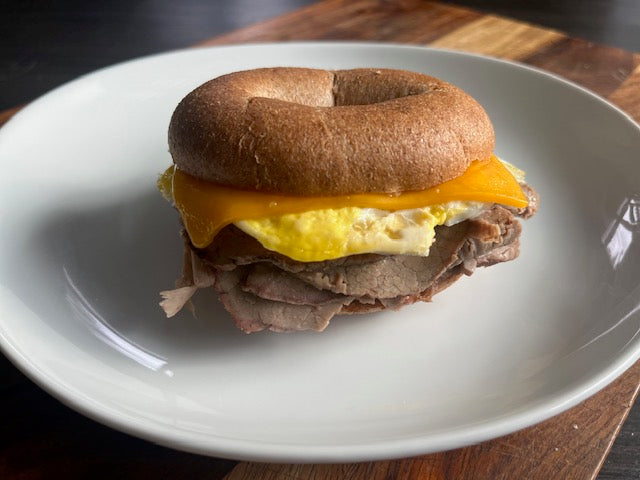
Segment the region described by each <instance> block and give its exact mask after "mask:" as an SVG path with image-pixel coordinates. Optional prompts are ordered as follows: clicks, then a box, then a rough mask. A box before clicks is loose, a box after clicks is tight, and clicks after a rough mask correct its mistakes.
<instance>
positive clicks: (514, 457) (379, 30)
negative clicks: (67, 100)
mask: <svg viewBox="0 0 640 480" xmlns="http://www.w3.org/2000/svg"><path fill="white" fill-rule="evenodd" d="M287 40H368V41H382V42H399V43H410V44H419V45H430V46H435V47H443V48H451V49H459V50H465V51H470V52H477V53H483V54H488V55H493V56H497V57H501V58H507V59H511V60H517V61H520V62H523V63H526V64H529V65H533V66H536V67H539V68H542V69H545V70H548V71H551V72H554V73H557V74H559V75H561V76H564V77H565V78H568V79H570V80H573V81H575V82H577V83H579V84H581V85H584V86H586V87H587V88H590V89H591V90H593V91H595V92H596V93H598V94H600V95H602V96H604V97H606V98H608V99H609V100H611V101H612V102H613V103H615V104H617V105H618V106H620V107H621V108H622V109H624V110H626V111H627V112H628V113H629V114H630V115H631V116H632V117H634V118H635V119H636V120H640V55H639V54H635V53H631V52H628V51H625V50H622V49H619V48H612V47H606V46H602V45H597V44H593V43H590V42H587V41H584V40H579V39H575V38H569V37H568V36H567V35H565V34H563V33H561V32H558V31H553V30H549V29H545V28H540V27H536V26H533V25H529V24H525V23H522V22H518V21H514V20H510V19H508V18H504V17H499V16H495V15H485V14H481V13H479V12H477V11H473V10H469V9H465V8H459V7H453V6H449V5H443V4H439V3H435V2H425V1H418V0H403V1H396V2H385V1H374V0H355V1H345V0H327V1H323V2H320V3H318V4H314V5H312V6H309V7H306V8H303V9H301V10H298V11H294V12H291V13H289V14H286V15H283V16H280V17H277V18H274V19H273V20H269V21H266V22H263V23H260V24H257V25H253V26H250V27H247V28H243V29H241V30H236V31H234V32H231V33H229V34H225V35H222V36H219V37H216V38H213V39H211V40H208V41H206V42H204V43H203V44H202V45H203V46H204V45H221V44H229V43H241V42H263V41H287ZM15 111H16V109H14V110H10V111H6V112H3V113H0V123H3V122H4V121H6V120H8V119H9V117H10V116H11V115H12V114H13V113H14V112H15ZM0 378H3V382H2V386H1V387H0V407H1V408H2V412H3V414H2V415H3V420H2V424H0V434H1V435H0V438H1V439H2V440H0V478H24V479H36V478H54V477H56V478H57V477H61V476H64V477H66V478H84V477H93V476H95V475H96V472H103V473H104V474H105V475H106V474H108V475H109V476H113V477H117V478H147V477H148V478H151V477H159V478H194V477H196V478H211V479H218V478H225V479H229V480H237V479H250V478H263V479H311V478H314V479H339V478H353V479H383V478H384V479H449V478H455V479H501V478H504V479H516V478H517V479H519V478H530V479H555V478H560V479H581V480H582V479H589V478H595V477H596V476H597V474H598V471H599V469H600V466H601V465H602V462H603V461H604V459H605V457H606V455H607V453H608V452H609V450H610V448H611V445H612V443H613V442H614V440H615V438H616V436H617V434H618V432H619V429H620V427H621V425H622V424H623V422H624V420H625V418H626V416H627V414H628V413H629V411H630V409H631V406H632V404H633V401H634V400H635V398H636V396H637V394H638V390H639V388H640V362H639V363H637V364H636V365H635V366H633V367H632V368H630V369H629V370H628V371H627V372H626V373H625V374H624V375H623V376H621V377H620V378H619V379H618V380H616V381H615V382H614V383H613V384H611V385H610V386H609V387H607V388H605V389H604V390H603V391H601V392H600V393H598V394H597V395H595V396H593V397H591V398H590V399H588V400H586V401H585V402H583V403H582V404H580V405H578V406H577V407H574V408H573V409H571V410H569V411H567V412H565V413H563V414H561V415H559V416H557V417H555V418H552V419H550V420H548V421H546V422H543V423H541V424H538V425H535V426H533V427H530V428H528V429H525V430H523V431H520V432H516V433H514V434H511V435H508V436H506V437H502V438H499V439H495V440H493V441H488V442H485V443H482V444H480V445H476V446H472V447H467V448H463V449H459V450H454V451H450V452H444V453H437V454H432V455H426V456H422V457H417V458H410V459H404V460H393V461H383V462H370V463H359V464H345V465H303V466H300V465H265V464H259V463H247V462H241V463H237V462H233V461H229V460H221V459H213V458H206V457H200V456H196V455H191V454H186V453H182V452H177V451H172V450H169V449H166V448H163V447H158V446H155V445H152V444H150V443H147V442H144V441H142V440H138V439H134V438H131V437H128V436H126V435H124V434H121V433H119V432H115V431H112V430H110V429H108V428H104V427H100V426H97V425H95V424H94V423H93V422H91V421H89V420H86V419H84V418H82V417H80V416H78V415H77V414H75V413H73V412H71V411H69V410H67V409H66V408H65V407H62V406H60V405H59V404H58V403H57V402H56V401H55V400H52V399H51V398H49V397H48V396H47V395H46V394H45V393H43V392H36V393H34V390H33V387H32V386H31V385H30V384H29V383H28V382H27V381H26V380H25V379H24V378H23V377H22V376H21V375H20V374H19V373H18V372H17V371H16V370H15V369H13V368H12V367H11V366H10V365H9V364H8V363H7V362H6V361H3V362H0ZM96 431H99V434H96ZM96 435H98V436H99V438H96ZM639 435H640V433H639ZM635 454H636V455H637V456H638V457H640V451H637V452H635ZM637 472H640V468H639V469H638V471H637Z"/></svg>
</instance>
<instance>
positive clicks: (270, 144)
mask: <svg viewBox="0 0 640 480" xmlns="http://www.w3.org/2000/svg"><path fill="white" fill-rule="evenodd" d="M494 147H495V135H494V130H493V126H492V124H491V121H490V120H489V117H488V116H487V114H486V112H485V110H484V109H483V108H482V107H481V106H480V105H479V104H478V102H476V101H475V100H474V99H473V98H472V97H471V96H469V95H468V94H467V93H465V92H464V91H462V90H461V89H459V88H457V87H455V86H453V85H451V84H449V83H447V82H444V81H442V80H439V79H437V78H434V77H431V76H428V75H424V74H420V73H415V72H408V71H401V70H388V69H354V70H335V71H330V70H318V69H306V68H264V69H256V70H248V71H242V72H235V73H231V74H228V75H223V76H221V77H218V78H215V79H213V80H210V81H209V82H206V83H204V84H203V85H201V86H199V87H198V88H196V89H195V90H194V91H192V92H191V93H189V94H188V95H187V96H186V97H185V98H184V99H183V100H182V101H181V102H180V103H179V104H178V106H177V107H176V109H175V111H174V113H173V115H172V117H171V122H170V125H169V151H170V153H171V156H172V158H173V162H174V164H173V165H172V166H170V167H169V168H168V169H167V170H166V171H165V172H164V174H162V175H161V176H160V179H159V181H158V186H159V188H160V190H161V191H162V193H163V195H164V196H165V198H166V199H167V200H168V201H170V202H171V203H172V204H173V205H174V207H175V208H176V209H177V210H178V212H179V214H180V217H181V223H182V226H183V229H182V232H183V233H182V236H183V239H184V245H185V248H184V263H183V272H182V275H181V277H180V278H179V280H178V281H177V282H176V287H175V288H174V289H172V290H167V291H164V292H161V295H162V298H163V300H162V301H161V303H160V305H161V306H162V308H163V309H164V311H165V312H166V314H167V315H168V316H172V315H175V314H176V313H177V312H178V311H179V310H181V309H182V308H183V307H185V306H187V307H190V308H192V305H191V302H190V299H191V297H192V295H193V294H194V293H195V292H196V291H197V290H198V289H201V288H211V287H212V288H213V289H215V290H216V291H217V292H218V294H219V298H220V300H221V302H222V304H223V305H224V307H225V308H226V309H227V310H228V311H229V313H230V314H231V316H232V317H233V319H234V321H235V323H236V325H237V326H238V327H239V328H240V329H242V330H243V331H245V332H247V333H250V332H255V331H259V330H263V329H270V330H273V331H297V330H316V331H322V330H324V329H325V328H326V327H327V325H328V324H329V322H330V320H331V318H332V317H333V316H334V315H336V314H356V313H367V312H374V311H379V310H384V309H399V308H401V307H402V306H404V305H408V304H411V303H414V302H417V301H431V298H432V297H433V295H435V294H436V293H438V292H439V291H441V290H443V289H444V288H446V287H448V286H449V285H451V284H452V283H453V282H455V281H456V280H457V279H459V278H460V277H461V276H462V275H471V274H472V273H473V272H474V270H475V269H476V268H477V267H481V266H489V265H493V264H495V263H499V262H504V261H508V260H512V259H514V258H516V257H517V256H518V253H519V237H520V233H521V226H520V223H519V222H518V220H517V218H518V217H520V218H528V217H530V216H531V215H533V214H534V213H535V211H536V209H537V205H538V197H537V195H536V193H535V191H534V190H533V189H532V188H531V187H529V186H528V185H527V184H526V183H525V178H524V172H522V171H521V170H519V169H518V168H516V167H514V166H512V165H510V164H508V163H506V162H504V161H502V160H500V159H499V158H498V157H496V156H495V154H494Z"/></svg>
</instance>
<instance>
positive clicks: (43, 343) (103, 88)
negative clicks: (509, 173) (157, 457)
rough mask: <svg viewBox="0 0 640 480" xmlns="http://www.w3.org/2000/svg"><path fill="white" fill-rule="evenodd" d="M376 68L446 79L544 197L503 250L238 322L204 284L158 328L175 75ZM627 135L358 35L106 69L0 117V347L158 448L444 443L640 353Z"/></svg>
mask: <svg viewBox="0 0 640 480" xmlns="http://www.w3.org/2000/svg"><path fill="white" fill-rule="evenodd" d="M266 65H271V66H273V65H299V66H310V67H323V68H348V67H357V66H376V67H392V68H404V69H410V70H416V71H421V72H426V73H429V74H433V75H436V76H439V77H442V78H444V79H446V80H448V81H451V82H453V83H455V84H457V85H459V86H461V87H463V88H464V89H466V90H467V91H468V92H470V93H471V94H472V95H474V96H475V97H476V98H477V99H478V100H479V101H480V102H481V103H482V104H483V105H484V106H485V107H486V109H487V111H488V112H489V114H490V116H491V118H492V119H493V122H494V124H495V129H496V132H497V152H498V154H499V155H501V156H502V157H503V158H505V159H507V160H509V161H511V162H513V163H516V164H517V165H519V166H520V167H522V168H524V169H525V170H526V171H527V173H528V180H529V182H530V183H531V184H532V185H533V186H535V188H536V189H537V190H538V191H539V193H540V195H541V198H542V204H541V209H540V211H539V213H538V215H537V216H536V217H535V218H533V219H532V220H531V221H529V222H527V223H526V225H525V227H524V234H523V238H522V254H521V256H520V258H519V259H518V260H517V261H514V262H510V263H507V264H503V265H498V266H495V267H492V268H490V269H485V270H481V271H478V272H477V273H476V274H474V276H473V277H471V278H464V279H462V280H461V281H460V282H458V284H456V285H455V286H454V287H453V288H451V289H449V290H447V291H446V292H444V293H442V294H440V295H438V296H437V297H436V299H435V302H434V303H432V304H420V305H414V306H411V307H408V308H405V309H404V310H402V312H400V313H381V314H376V315H367V316H363V317H345V318H336V319H334V321H333V323H332V324H331V325H330V326H329V328H328V329H327V330H326V331H325V332H324V333H322V334H317V333H302V334H290V335H279V334H273V333H269V332H263V333H259V334H253V335H245V334H243V333H241V332H240V331H238V330H236V329H235V327H234V326H233V325H232V322H231V320H230V319H229V317H228V315H227V314H226V313H225V311H224V310H223V309H222V308H221V307H220V305H219V304H218V303H217V301H216V299H215V298H214V295H206V294H205V293H200V295H199V297H198V299H197V308H198V310H199V312H200V317H199V319H195V318H193V317H191V316H190V315H189V314H181V315H179V316H178V317H177V318H173V319H170V320H167V319H165V318H164V317H163V314H162V312H161V311H160V309H159V308H158V306H157V302H158V292H159V291H160V290H162V289H165V288H167V287H171V286H172V284H173V280H174V278H175V277H176V275H177V274H178V272H179V269H180V265H179V263H180V249H181V246H180V240H179V239H178V229H177V219H176V214H175V213H174V211H173V210H172V209H171V208H170V207H169V206H168V205H167V204H166V203H165V202H164V200H163V199H162V198H161V196H160V194H159V193H158V192H157V191H156V189H155V180H156V176H157V175H158V173H159V172H161V171H162V170H163V169H164V168H165V167H166V166H167V165H169V163H170V157H169V154H168V153H167V145H166V131H167V125H168V121H169V117H170V115H171V112H172V110H173V108H174V106H175V105H176V104H177V102H178V101H179V100H180V98H181V97H182V96H184V95H185V94H186V93H187V92H188V91H190V90H191V89H192V88H193V87H195V86H196V85H198V84H200V83H201V82H203V81H205V80H207V79H209V78H211V77H215V76H217V75H220V74H222V73H226V72H229V71H234V70H240V69H246V68H252V67H258V66H266ZM639 158H640V129H639V128H638V126H637V125H636V124H634V123H633V122H632V121H631V120H630V119H629V118H628V117H627V116H625V115H624V114H623V113H622V112H621V111H619V110H617V109H616V108H615V107H613V106H611V105H610V104H608V103H606V102H605V101H603V100H602V99H600V98H598V97H596V96H594V95H593V94H591V93H589V92H588V91H585V90H583V89H581V88H579V87H576V86H575V85H572V84H570V83H567V82H564V81H562V80H559V79H558V78H555V77H553V76H550V75H547V74H544V73H541V72H538V71H536V70H533V69H530V68H526V67H523V66H520V65H515V64H512V63H508V62H503V61H498V60H493V59H488V58H483V57H478V56H473V55H466V54H462V53H455V52H446V51H434V50H429V49H425V48H417V47H405V46H389V45H373V44H368V45H366V44H322V43H320V44H317V43H316V44H281V45H260V46H234V47H222V48H213V49H199V50H189V51H181V52H175V53H169V54H166V55H159V56H154V57H150V58H144V59H141V60H136V61H133V62H128V63H125V64H122V65H118V66H115V67H113V68H108V69H105V70H101V71H99V72H96V73H94V74H92V75H88V76H85V77H83V78H80V79H78V80H76V81H74V82H72V83H70V84H68V85H66V86H64V87H62V88H59V89H57V90H55V91H53V92H51V93H50V94H48V95H46V96H44V97H42V98H40V99H39V100H37V101H35V102H33V103H32V104H31V105H29V106H28V107H27V108H25V109H24V110H23V111H22V112H20V113H19V114H18V115H16V117H15V118H14V119H13V120H11V121H10V122H9V123H8V124H7V125H6V126H5V127H4V128H2V130H0V162H1V166H2V171H3V175H2V177H1V179H0V183H1V190H0V192H1V196H2V198H1V202H0V203H1V205H2V207H1V208H2V233H1V236H0V252H1V254H0V259H1V264H0V343H1V344H2V348H3V350H4V352H5V353H6V355H8V357H9V358H10V359H11V360H12V361H13V362H15V364H16V365H17V366H18V367H19V368H21V369H22V370H23V371H24V372H26V373H27V374H28V375H29V376H30V377H31V378H32V379H33V380H34V381H36V382H37V383H38V384H39V385H41V386H42V387H43V388H45V389H46V390H48V391H49V392H51V393H52V394H53V395H55V396H56V397H58V398H60V399H61V400H62V401H64V402H65V403H67V404H68V405H69V406H71V407H72V408H75V409H77V410H79V411H81V412H82V413H84V414H86V415H88V416H90V417H92V418H94V419H96V420H98V421H100V422H103V423H105V424H107V425H110V426H113V427H115V428H118V429H121V430H124V431H126V432H129V433H132V434H134V435H138V436H141V437H144V438H147V439H150V440H152V441H154V442H157V443H161V444H164V445H169V446H172V447H175V448H179V449H184V450H189V451H193V452H199V453H204V454H210V455H217V456H225V457H234V458H240V459H254V460H277V461H292V462H301V461H356V460H363V459H377V458H384V457H402V456H411V455H416V454H421V453H426V452H431V451H435V450H442V449H449V448H453V447H459V446H462V445H465V444H469V443H473V442H478V441H481V440H485V439H488V438H491V437H496V436H499V435H502V434H506V433H508V432H512V431H514V430H516V429H519V428H522V427H525V426H528V425H531V424H533V423H535V422H538V421H541V420H543V419H545V418H547V417H550V416H552V415H554V414H557V413H559V412H560V411H562V410H564V409H566V408H568V407H570V406H572V405H574V404H576V403H578V402H579V401H580V400H582V399H584V398H586V397H587V396H589V395H591V394H593V393H595V392H596V391H597V390H598V389H600V388H602V387H603V386H605V385H606V384H607V383H608V382H610V381H611V380H613V379H614V378H615V377H616V376H617V375H619V374H620V373H622V372H623V371H624V370H625V369H626V368H627V367H628V366H630V365H631V364H632V363H633V362H634V361H635V360H636V359H637V358H638V357H639V356H640V338H639V337H638V331H639V330H640V308H639V305H640V286H639V284H640V233H639V227H638V221H639V220H638V217H639V216H640V212H639V209H640V206H639V204H640V197H639V192H640V161H639V160H638V159H639Z"/></svg>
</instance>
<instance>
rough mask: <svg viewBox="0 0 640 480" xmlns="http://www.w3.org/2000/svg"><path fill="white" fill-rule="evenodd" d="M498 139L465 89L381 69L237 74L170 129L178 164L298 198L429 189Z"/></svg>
mask: <svg viewBox="0 0 640 480" xmlns="http://www.w3.org/2000/svg"><path fill="white" fill-rule="evenodd" d="M494 142H495V137H494V132H493V126H492V125H491V122H490V120H489V118H488V116H487V114H486V112H485V111H484V109H483V108H482V107H481V106H480V105H479V104H478V103H477V102H476V101H475V100H474V99H473V98H471V97H470V96H469V95H468V94H466V93H465V92H463V91H462V90H460V89H459V88H457V87H455V86H453V85H451V84H449V83H446V82H444V81H442V80H438V79H436V78H434V77H430V76H427V75H423V74H419V73H415V72H407V71H402V70H385V69H355V70H337V71H328V70H315V69H305V68H265V69H256V70H248V71H243V72H236V73H231V74H229V75H224V76H221V77H218V78H215V79H213V80H211V81H209V82H207V83H205V84H203V85H201V86H200V87H198V88H196V89H195V90H194V91H192V92H191V93H190V94H188V95H187V96H186V97H185V98H184V99H183V100H182V101H181V102H180V104H179V105H178V107H177V108H176V110H175V112H174V113H173V116H172V118H171V124H170V126H169V150H170V152H171V155H172V156H173V160H174V162H175V163H176V164H177V165H178V167H179V168H180V169H181V170H183V171H185V172H187V173H189V174H191V175H194V176H196V177H198V178H201V179H204V180H208V181H211V182H215V183H219V184H222V185H227V186H233V187H237V188H243V189H252V190H264V191H270V192H278V193H283V194H293V195H341V194H349V193H363V192H387V193H399V192H403V191H411V190H423V189H426V188H430V187H433V186H436V185H438V184H440V183H442V182H444V181H447V180H450V179H452V178H455V177H457V176H459V175H460V174H462V173H463V172H464V171H465V170H466V169H467V167H468V166H469V164H470V163H471V162H472V161H474V160H478V159H486V158H489V156H490V155H491V154H492V153H493V150H494Z"/></svg>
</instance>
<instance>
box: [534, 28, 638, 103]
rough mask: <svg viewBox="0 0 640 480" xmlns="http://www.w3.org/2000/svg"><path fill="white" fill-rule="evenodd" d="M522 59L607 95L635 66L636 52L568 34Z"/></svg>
mask: <svg viewBox="0 0 640 480" xmlns="http://www.w3.org/2000/svg"><path fill="white" fill-rule="evenodd" d="M523 61H524V62H525V63H528V64H529V65H533V66H535V67H538V68H542V69H543V70H547V71H549V72H553V73H557V74H558V75H560V76H562V77H565V78H568V79H569V80H572V81H574V82H576V83H579V84H580V85H582V86H584V87H587V88H589V89H591V90H593V91H594V92H596V93H598V94H600V95H602V96H604V97H606V96H609V95H610V94H611V93H613V91H614V90H615V89H616V88H618V87H619V86H620V85H621V84H622V82H624V80H625V79H626V78H627V77H628V76H629V75H630V74H631V72H632V71H633V68H634V66H635V65H634V63H635V60H634V54H633V53H631V52H629V51H627V50H622V49H621V48H615V47H607V46H604V45H597V44H595V43H593V42H587V41H586V40H580V39H575V38H567V39H565V40H563V41H561V42H558V43H555V44H553V45H550V46H549V47H548V48H545V49H543V50H541V51H539V52H536V53H534V54H533V55H531V56H529V57H528V58H524V59H523Z"/></svg>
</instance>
